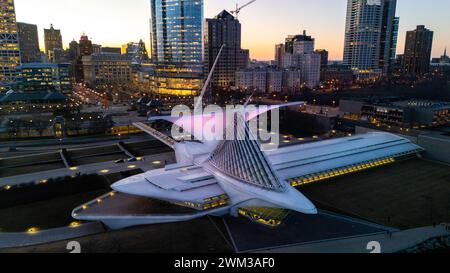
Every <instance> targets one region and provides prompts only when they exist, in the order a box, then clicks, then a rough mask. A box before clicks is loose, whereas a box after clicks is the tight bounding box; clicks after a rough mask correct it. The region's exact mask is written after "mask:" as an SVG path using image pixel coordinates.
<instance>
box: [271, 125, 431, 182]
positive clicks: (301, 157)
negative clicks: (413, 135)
mask: <svg viewBox="0 0 450 273" xmlns="http://www.w3.org/2000/svg"><path fill="white" fill-rule="evenodd" d="M421 151H423V149H422V148H421V147H419V146H417V145H415V144H413V143H412V142H411V141H409V140H407V139H405V138H402V137H399V136H397V135H393V134H388V133H369V134H364V135H356V136H352V137H345V138H339V139H331V140H325V141H320V142H314V143H307V144H303V145H293V146H287V147H283V148H280V149H278V150H275V151H268V152H266V153H267V156H268V157H269V160H270V161H271V163H272V164H273V166H274V168H275V169H276V171H277V172H278V174H279V175H280V177H282V178H283V179H292V178H296V177H300V176H304V175H308V174H313V173H319V172H324V171H329V170H333V169H337V168H342V167H346V166H351V165H354V164H358V163H362V162H366V161H371V160H377V159H381V158H387V157H397V156H399V155H402V154H413V153H417V152H421Z"/></svg>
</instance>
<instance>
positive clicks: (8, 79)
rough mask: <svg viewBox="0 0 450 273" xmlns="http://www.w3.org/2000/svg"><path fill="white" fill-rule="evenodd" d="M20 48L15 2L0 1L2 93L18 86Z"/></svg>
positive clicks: (10, 0) (0, 79)
mask: <svg viewBox="0 0 450 273" xmlns="http://www.w3.org/2000/svg"><path fill="white" fill-rule="evenodd" d="M18 65H20V47H19V37H18V31H17V23H16V12H15V8H14V0H1V1H0V91H4V90H7V89H9V88H11V87H12V86H13V85H15V84H16V80H17V66H18Z"/></svg>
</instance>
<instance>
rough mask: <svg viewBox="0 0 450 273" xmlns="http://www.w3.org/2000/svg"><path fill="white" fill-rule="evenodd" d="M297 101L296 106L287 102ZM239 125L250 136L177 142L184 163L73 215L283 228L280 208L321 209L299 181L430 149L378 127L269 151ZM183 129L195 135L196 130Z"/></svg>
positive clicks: (123, 222) (118, 223) (123, 186)
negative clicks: (243, 220) (221, 220)
mask: <svg viewBox="0 0 450 273" xmlns="http://www.w3.org/2000/svg"><path fill="white" fill-rule="evenodd" d="M292 105H295V104H289V105H286V106H292ZM276 107H278V106H275V107H272V108H276ZM258 114H261V113H256V112H252V113H251V114H250V115H249V116H248V120H250V119H253V118H254V117H256V116H257V115H258ZM212 118H213V117H208V118H206V117H205V116H185V117H182V118H171V117H166V118H163V119H165V120H167V121H170V122H173V123H174V124H176V125H178V126H183V124H186V121H192V119H194V120H198V119H200V120H203V123H200V124H206V123H209V122H210V121H211V119H212ZM240 121H242V122H243V117H242V116H240V114H239V113H238V114H237V117H236V119H235V121H234V122H236V124H237V123H238V122H240ZM189 124H191V123H189ZM197 124H198V123H197ZM197 124H196V125H197ZM200 126H202V125H200ZM237 128H238V129H237V130H238V131H239V130H240V131H239V132H240V134H245V135H246V137H245V138H244V139H243V140H234V141H230V140H227V141H221V142H218V141H203V142H187V141H182V142H171V143H173V146H172V145H171V146H172V147H173V148H174V150H175V153H176V158H177V162H178V163H177V164H174V165H168V166H166V167H165V168H164V169H158V170H154V171H149V172H147V173H143V174H140V175H137V176H133V177H130V178H127V179H124V180H122V181H119V182H118V183H115V184H114V185H112V188H113V189H114V192H112V193H111V194H109V195H107V196H103V197H101V198H99V199H97V200H95V201H93V202H91V203H88V204H84V205H83V206H81V207H79V208H77V209H75V210H74V212H73V217H74V218H75V219H78V220H96V221H98V220H100V221H102V222H104V223H105V224H106V225H108V226H109V227H111V228H114V229H117V228H124V227H128V226H134V225H143V224H156V223H166V222H177V221H187V220H191V219H195V218H198V217H203V216H205V215H215V216H222V215H225V214H231V215H234V216H238V215H242V216H245V217H248V218H250V219H251V220H254V221H256V222H258V223H261V224H265V225H268V226H278V225H279V224H280V223H281V220H282V219H278V218H277V217H276V216H274V214H276V213H278V214H280V215H281V214H282V212H283V211H284V210H293V211H297V212H301V213H305V214H316V213H317V210H316V208H315V206H314V205H313V204H312V203H311V202H310V201H309V200H308V199H307V198H306V197H305V196H303V195H302V194H301V193H300V192H299V191H297V190H296V189H295V188H294V186H300V185H304V184H309V183H314V182H317V181H320V180H324V179H328V178H331V177H335V176H339V175H346V174H349V173H352V172H357V171H361V170H364V169H368V168H373V167H379V166H383V165H386V164H391V163H393V162H395V161H396V160H397V158H403V157H405V156H411V155H415V154H417V153H420V152H421V151H422V150H423V149H422V148H420V147H418V146H416V145H414V144H412V143H411V142H410V141H408V140H406V139H404V138H401V137H398V136H395V135H391V134H386V133H371V134H367V135H358V136H352V137H347V138H341V139H333V140H326V141H321V142H315V143H309V144H304V145H295V146H288V147H284V148H281V149H278V150H273V151H266V152H263V151H262V150H261V149H260V146H259V143H258V142H257V141H256V140H252V139H251V138H250V137H248V136H249V135H250V134H251V133H252V132H251V131H250V130H249V127H248V126H243V127H241V126H238V127H237ZM239 128H241V129H239ZM184 129H185V130H186V131H187V132H188V133H189V134H192V135H194V136H195V135H196V132H195V131H196V130H195V128H184ZM148 132H149V133H152V131H148ZM156 137H160V136H159V135H157V136H156ZM196 138H197V139H201V138H199V137H196ZM133 196H137V197H139V198H142V197H144V198H151V199H157V200H162V201H164V202H167V203H168V204H173V205H175V206H179V207H184V208H189V209H190V211H188V212H184V211H183V212H182V213H180V212H178V211H177V210H175V211H174V212H165V213H158V212H151V213H146V212H145V211H144V212H143V211H142V205H139V204H138V203H136V202H134V201H133V198H134V197H133ZM280 217H281V216H280ZM281 218H282V217H281Z"/></svg>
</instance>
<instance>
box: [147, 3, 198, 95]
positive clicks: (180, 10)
mask: <svg viewBox="0 0 450 273" xmlns="http://www.w3.org/2000/svg"><path fill="white" fill-rule="evenodd" d="M150 4H151V47H152V61H153V62H154V63H155V64H156V73H157V77H156V78H157V79H158V80H160V81H158V82H157V83H156V90H154V91H155V92H157V93H162V94H173V95H193V94H196V93H197V92H198V91H199V89H200V87H201V85H200V84H199V83H201V82H202V77H203V76H202V74H203V0H151V2H150Z"/></svg>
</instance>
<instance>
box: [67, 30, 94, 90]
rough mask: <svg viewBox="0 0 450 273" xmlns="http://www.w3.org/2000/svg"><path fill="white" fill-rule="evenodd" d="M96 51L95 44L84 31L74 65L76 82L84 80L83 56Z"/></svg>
mask: <svg viewBox="0 0 450 273" xmlns="http://www.w3.org/2000/svg"><path fill="white" fill-rule="evenodd" d="M72 43H73V47H74V49H73V51H75V48H76V45H75V43H74V42H72ZM93 53H94V46H93V44H92V41H91V40H89V38H88V36H86V34H84V33H83V35H81V37H80V41H79V43H78V56H77V60H76V61H75V62H74V63H75V64H74V65H73V76H74V77H75V81H76V82H82V81H83V80H84V71H83V67H84V66H83V60H82V59H83V57H84V56H91V55H92V54H93Z"/></svg>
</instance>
